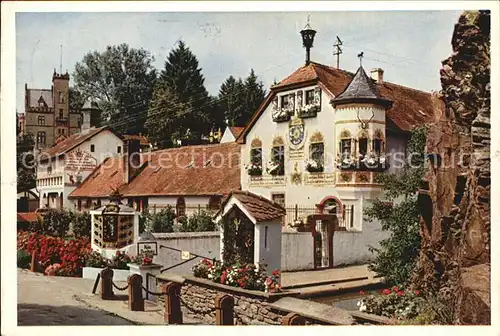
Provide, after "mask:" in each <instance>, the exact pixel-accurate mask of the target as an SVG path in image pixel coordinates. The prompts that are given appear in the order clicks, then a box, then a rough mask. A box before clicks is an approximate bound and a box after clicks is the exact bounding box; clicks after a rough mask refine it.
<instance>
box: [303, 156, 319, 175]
mask: <svg viewBox="0 0 500 336" xmlns="http://www.w3.org/2000/svg"><path fill="white" fill-rule="evenodd" d="M305 163H306V170H307V171H308V172H310V173H320V172H322V171H323V169H324V167H323V164H322V163H321V162H320V161H319V160H313V159H308V160H306V162H305Z"/></svg>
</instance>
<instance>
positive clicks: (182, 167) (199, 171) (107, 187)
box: [69, 142, 241, 197]
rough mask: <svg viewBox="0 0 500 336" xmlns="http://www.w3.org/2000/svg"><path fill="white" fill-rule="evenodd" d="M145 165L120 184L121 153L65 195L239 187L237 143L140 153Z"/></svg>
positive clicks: (191, 192)
mask: <svg viewBox="0 0 500 336" xmlns="http://www.w3.org/2000/svg"><path fill="white" fill-rule="evenodd" d="M141 162H147V165H145V167H144V168H143V169H142V170H141V171H140V173H139V174H138V175H137V176H136V177H134V179H133V180H132V181H131V182H130V183H128V184H124V183H123V180H124V177H123V156H116V157H112V158H108V159H107V160H105V161H104V162H103V163H102V164H101V165H100V166H99V167H97V168H96V169H95V170H94V171H93V172H92V173H91V174H90V175H89V176H88V177H87V178H86V179H85V180H84V181H83V182H82V184H81V185H80V186H79V187H78V188H77V189H75V190H74V191H73V192H72V193H71V194H70V195H69V197H107V196H108V195H109V194H110V193H111V192H112V191H113V189H114V188H117V187H119V192H120V193H121V194H122V195H123V196H124V197H128V196H166V195H207V196H209V195H226V194H228V193H230V192H231V191H232V190H235V189H240V188H241V187H240V145H238V144H236V143H233V142H231V143H223V144H217V145H200V146H185V147H179V148H170V149H164V150H159V151H154V152H151V153H141Z"/></svg>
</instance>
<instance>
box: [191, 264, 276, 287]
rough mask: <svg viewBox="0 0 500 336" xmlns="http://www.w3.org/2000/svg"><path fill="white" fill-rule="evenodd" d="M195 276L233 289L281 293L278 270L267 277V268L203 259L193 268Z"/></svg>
mask: <svg viewBox="0 0 500 336" xmlns="http://www.w3.org/2000/svg"><path fill="white" fill-rule="evenodd" d="M193 275H194V276H195V277H198V278H205V279H209V280H211V281H213V282H217V283H220V284H223V285H228V286H233V287H240V288H244V289H253V290H260V291H264V292H266V293H277V292H280V291H281V287H280V284H279V276H280V274H279V271H278V270H274V271H273V272H272V275H271V276H267V274H266V269H265V267H262V266H261V267H260V268H257V267H256V266H255V265H253V264H247V265H240V264H238V263H236V264H234V265H226V264H223V263H222V262H220V261H217V260H215V259H214V260H208V259H203V260H202V261H200V262H199V263H198V264H196V265H194V266H193Z"/></svg>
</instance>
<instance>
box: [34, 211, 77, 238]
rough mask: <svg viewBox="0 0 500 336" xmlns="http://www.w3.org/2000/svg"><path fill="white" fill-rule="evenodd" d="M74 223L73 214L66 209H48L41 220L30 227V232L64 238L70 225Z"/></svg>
mask: <svg viewBox="0 0 500 336" xmlns="http://www.w3.org/2000/svg"><path fill="white" fill-rule="evenodd" d="M74 221H75V213H73V212H71V211H69V210H67V209H49V210H48V211H47V212H45V213H43V215H42V216H41V220H40V221H38V222H36V223H34V224H33V225H32V226H31V227H30V231H36V232H38V233H41V234H44V235H48V236H53V237H61V238H64V237H65V236H66V234H67V233H68V230H69V227H70V224H71V223H74Z"/></svg>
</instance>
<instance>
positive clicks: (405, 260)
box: [365, 127, 427, 284]
mask: <svg viewBox="0 0 500 336" xmlns="http://www.w3.org/2000/svg"><path fill="white" fill-rule="evenodd" d="M426 132H427V130H426V128H424V127H422V128H417V129H415V130H414V131H412V134H411V138H410V141H409V144H408V152H407V157H409V158H410V160H408V161H409V162H407V163H406V164H405V166H404V167H403V168H402V170H401V171H400V172H399V173H396V174H391V173H385V174H381V175H380V176H379V178H378V182H379V183H382V186H383V190H384V199H383V200H381V199H377V200H375V201H374V202H373V203H372V205H371V206H370V207H369V208H367V209H366V211H365V216H366V220H368V221H373V220H379V221H380V222H381V225H382V230H384V231H387V232H389V234H390V235H389V237H388V238H387V239H384V240H382V241H381V242H380V247H379V248H373V247H371V248H370V250H371V251H372V252H376V256H375V259H374V260H373V262H372V263H371V264H370V269H371V270H373V271H375V272H377V273H378V274H379V275H381V276H383V277H384V280H385V281H386V282H388V283H393V284H396V283H400V284H406V283H407V282H408V281H410V278H411V274H412V272H413V270H414V269H415V264H416V259H417V256H418V253H419V250H420V234H419V217H420V211H419V209H418V207H417V191H418V188H419V186H420V183H421V180H422V178H423V175H424V149H425V141H426ZM408 155H410V156H408Z"/></svg>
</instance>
